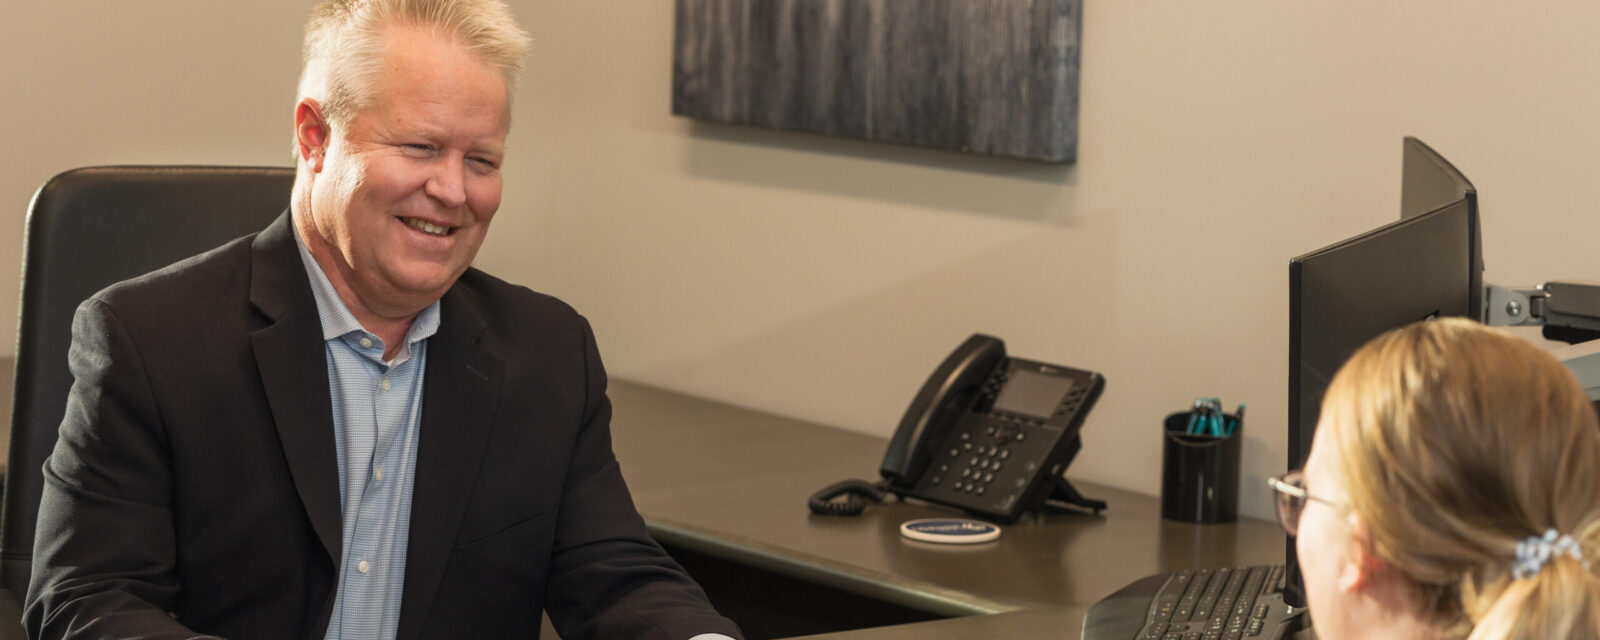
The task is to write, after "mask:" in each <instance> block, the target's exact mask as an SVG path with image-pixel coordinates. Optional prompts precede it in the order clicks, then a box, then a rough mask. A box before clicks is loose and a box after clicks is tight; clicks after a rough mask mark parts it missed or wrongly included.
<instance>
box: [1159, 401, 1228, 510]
mask: <svg viewBox="0 0 1600 640" xmlns="http://www.w3.org/2000/svg"><path fill="white" fill-rule="evenodd" d="M1190 415H1191V412H1189V411H1180V412H1178V413H1174V414H1172V415H1169V416H1167V419H1166V420H1165V421H1164V422H1163V423H1162V427H1163V428H1162V430H1161V432H1162V441H1163V446H1162V449H1161V517H1163V518H1166V519H1168V520H1178V521H1181V522H1198V523H1214V522H1233V521H1234V520H1237V519H1238V517H1239V453H1240V449H1241V448H1242V444H1241V443H1242V442H1243V441H1244V422H1243V421H1242V420H1240V419H1239V417H1238V416H1235V415H1231V414H1230V415H1225V416H1224V418H1225V419H1224V423H1225V424H1227V425H1232V428H1231V429H1229V430H1228V431H1227V433H1226V434H1225V435H1221V436H1217V435H1211V434H1208V433H1190V432H1191V431H1196V430H1193V429H1190V422H1191V421H1190ZM1198 431H1203V430H1198Z"/></svg>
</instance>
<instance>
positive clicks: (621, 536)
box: [25, 215, 738, 640]
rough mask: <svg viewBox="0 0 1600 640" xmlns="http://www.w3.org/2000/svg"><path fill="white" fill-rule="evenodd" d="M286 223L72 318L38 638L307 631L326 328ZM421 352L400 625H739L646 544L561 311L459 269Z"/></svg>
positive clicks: (36, 608) (634, 631)
mask: <svg viewBox="0 0 1600 640" xmlns="http://www.w3.org/2000/svg"><path fill="white" fill-rule="evenodd" d="M292 233H293V231H292V229H291V226H290V224H289V218H288V215H284V216H282V217H280V218H279V219H278V220H277V221H276V222H274V223H273V224H272V225H271V226H270V227H268V228H267V229H266V230H265V231H263V232H262V233H260V234H258V235H256V236H251V237H246V238H241V239H239V240H235V241H233V242H231V243H229V244H227V245H224V246H222V247H220V248H218V249H216V250H213V251H211V252H208V253H206V254H202V255H200V256H196V257H194V258H191V259H189V260H186V261H183V262H180V263H178V264H175V265H173V266H171V267H168V268H166V269H162V270H160V271H157V272H154V273H151V274H148V275H145V276H142V277H140V278H137V279H134V280H131V281H128V282H124V283H121V284H118V285H115V286H113V287H111V288H109V289H106V290H105V291H102V292H100V293H99V294H96V295H95V296H94V297H93V298H91V299H89V300H88V301H87V302H85V303H84V304H83V305H82V306H81V307H80V308H79V310H78V314H77V318H76V319H75V320H74V324H73V344H72V349H71V353H70V356H69V359H70V365H71V368H72V372H73V375H74V376H75V379H76V381H75V383H74V385H73V388H72V393H71V394H70V398H69V400H68V403H67V412H66V418H65V419H64V421H63V423H62V425H61V436H60V440H59V441H58V443H57V446H56V449H55V452H54V453H53V455H52V456H51V458H50V460H49V462H48V463H46V465H45V470H44V471H45V477H46V485H45V490H44V499H43V503H42V505H41V509H40V513H39V525H38V536H37V543H36V548H35V555H34V563H33V566H34V573H33V579H32V584H31V586H30V588H29V593H28V597H27V602H26V612H25V622H26V625H27V627H28V629H29V631H30V633H31V634H35V635H43V636H47V637H57V636H62V635H70V634H73V633H83V634H86V635H89V636H94V637H117V638H135V637H163V638H166V637H192V636H193V634H191V633H189V632H188V631H186V630H184V629H183V628H181V627H180V626H179V625H182V627H187V628H189V629H193V630H194V631H196V632H200V633H203V634H215V635H219V636H225V637H230V638H271V639H274V640H281V639H285V638H321V637H322V636H323V633H324V631H325V629H326V628H327V624H328V619H329V615H330V610H331V605H332V603H333V596H334V590H335V587H336V582H335V571H336V570H337V566H336V565H337V564H338V560H339V557H340V499H339V482H338V463H337V461H336V460H335V447H334V432H333V418H332V406H331V400H330V396H329V390H328V377H327V368H326V367H327V365H326V362H325V359H324V352H323V340H322V330H321V324H320V323H319V320H318V318H317V312H316V306H315V303H314V301H313V298H312V294H311V288H310V285H309V284H308V282H307V279H306V273H305V270H304V268H303V266H302V265H301V262H300V256H299V254H298V251H297V249H296V246H295V243H294V240H293V237H292V236H291V234H292ZM440 304H441V309H440V314H441V324H440V327H439V331H438V333H437V334H436V335H435V336H434V337H433V338H432V339H431V341H430V342H429V345H428V364H427V371H426V377H425V379H424V391H423V409H422V424H421V442H420V445H419V447H418V452H417V463H416V479H415V485H416V487H415V495H414V499H413V503H412V511H411V540H410V546H409V548H408V550H407V555H406V576H405V590H404V596H403V598H402V613H401V615H400V620H399V631H398V635H399V638H401V639H413V638H511V637H527V638H531V637H535V636H536V635H537V634H538V629H539V612H540V609H541V608H543V607H548V608H549V610H550V613H551V618H552V620H553V621H554V622H555V624H556V628H557V630H558V631H559V632H560V633H561V634H562V636H563V637H564V638H567V639H568V640H573V639H576V638H591V637H605V638H660V639H662V640H686V639H687V638H688V637H690V636H691V635H694V634H697V633H705V632H720V633H726V634H729V635H735V636H736V635H737V633H738V631H737V629H736V628H734V627H733V625H732V623H731V622H729V621H727V620H725V619H723V618H721V617H718V616H717V615H716V613H715V612H714V611H713V610H712V609H711V607H710V605H709V604H708V603H707V601H706V599H705V595H704V594H703V593H702V592H701V591H700V589H699V588H698V587H697V586H695V585H694V583H693V582H692V581H690V580H689V579H688V577H687V576H686V575H685V574H684V573H683V571H682V570H681V569H680V568H678V566H677V565H676V564H675V563H673V562H672V560H671V559H670V558H669V557H667V556H666V555H665V554H664V553H663V552H662V551H661V549H660V547H658V546H657V545H656V544H655V543H654V542H652V541H651V540H650V538H649V537H648V536H647V535H646V532H645V529H644V524H643V521H642V520H641V519H640V517H639V515H638V513H637V512H636V511H635V510H634V507H633V503H632V499H631V498H630V497H629V495H628V490H627V487H626V486H625V485H624V484H623V480H622V475H621V473H620V471H619V469H618V466H617V462H616V459H615V458H614V456H613V454H612V451H611V439H610V430H609V426H608V424H609V419H610V411H611V409H610V403H609V401H608V400H607V399H606V396H605V373H604V371H603V370H602V368H601V365H600V358H599V354H598V352H597V351H596V349H595V344H594V337H593V335H592V333H591V332H590V329H589V326H588V323H587V322H586V321H585V320H584V319H583V318H582V317H581V316H579V315H578V314H577V313H576V312H574V311H573V310H572V309H571V308H570V307H567V306H566V305H564V304H562V303H561V302H559V301H557V300H555V299H553V298H550V297H547V296H543V295H539V294H536V293H534V292H532V291H529V290H527V289H525V288H522V287H516V286H513V285H509V284H507V283H505V282H502V281H500V280H497V279H495V278H493V277H490V276H488V275H486V274H484V273H482V272H479V271H477V270H468V271H467V273H466V274H465V275H463V276H462V277H461V279H460V280H459V281H458V282H457V283H456V284H455V286H454V287H453V288H451V289H450V291H449V292H448V293H447V294H445V296H444V297H443V298H442V299H441V303H440Z"/></svg>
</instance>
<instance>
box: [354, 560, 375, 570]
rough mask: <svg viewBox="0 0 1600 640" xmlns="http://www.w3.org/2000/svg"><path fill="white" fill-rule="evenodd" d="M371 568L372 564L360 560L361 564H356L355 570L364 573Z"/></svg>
mask: <svg viewBox="0 0 1600 640" xmlns="http://www.w3.org/2000/svg"><path fill="white" fill-rule="evenodd" d="M371 569H372V565H371V564H368V563H367V561H366V560H362V561H361V564H358V565H356V571H360V572H362V573H366V572H368V571H370V570H371Z"/></svg>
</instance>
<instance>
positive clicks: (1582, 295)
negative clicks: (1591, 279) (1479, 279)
mask: <svg viewBox="0 0 1600 640" xmlns="http://www.w3.org/2000/svg"><path fill="white" fill-rule="evenodd" d="M1486 289H1487V291H1486V292H1485V295H1484V300H1485V301H1486V302H1485V304H1484V314H1483V321H1484V323H1485V324H1489V325H1493V326H1497V327H1511V326H1521V325H1542V326H1543V327H1544V337H1546V338H1549V339H1551V340H1560V341H1562V342H1566V343H1568V345H1569V346H1566V347H1562V348H1560V349H1556V350H1554V351H1552V354H1553V355H1555V356H1556V358H1558V359H1560V360H1561V363H1562V364H1564V365H1566V366H1567V368H1568V369H1571V370H1572V373H1573V374H1574V375H1576V376H1577V377H1578V382H1580V383H1583V388H1584V389H1585V390H1586V391H1588V393H1589V399H1590V400H1594V401H1596V402H1597V404H1600V285H1592V284H1577V283H1572V282H1546V283H1544V284H1542V285H1539V286H1537V287H1533V288H1530V289H1511V288H1507V287H1501V286H1497V285H1492V284H1491V285H1488V286H1487V287H1486Z"/></svg>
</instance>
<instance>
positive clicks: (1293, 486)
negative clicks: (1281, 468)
mask: <svg viewBox="0 0 1600 640" xmlns="http://www.w3.org/2000/svg"><path fill="white" fill-rule="evenodd" d="M1267 486H1269V487H1272V490H1273V491H1275V492H1277V498H1278V524H1280V525H1283V530H1284V531H1285V532H1287V533H1288V534H1289V535H1291V536H1293V535H1298V534H1299V532H1300V513H1301V512H1303V511H1305V509H1306V501H1307V500H1316V501H1317V502H1321V503H1322V504H1325V505H1328V506H1330V507H1333V508H1335V509H1338V510H1340V511H1344V510H1345V506H1344V505H1343V504H1340V503H1338V502H1334V501H1332V500H1329V499H1327V498H1321V497H1317V496H1314V495H1311V494H1310V493H1309V492H1307V491H1306V474H1305V472H1304V471H1290V472H1289V473H1285V474H1283V475H1281V476H1278V477H1276V478H1267Z"/></svg>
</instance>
